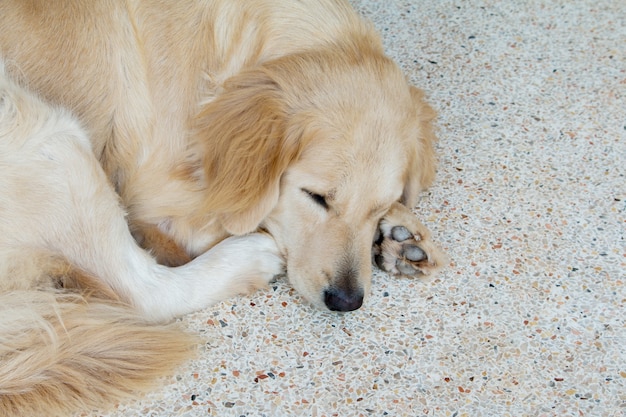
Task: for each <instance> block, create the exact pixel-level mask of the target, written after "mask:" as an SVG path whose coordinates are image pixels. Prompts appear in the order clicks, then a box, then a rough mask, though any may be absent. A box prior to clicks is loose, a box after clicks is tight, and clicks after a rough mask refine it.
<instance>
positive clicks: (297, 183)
mask: <svg viewBox="0 0 626 417" xmlns="http://www.w3.org/2000/svg"><path fill="white" fill-rule="evenodd" d="M0 25H2V27H3V31H1V32H0V60H2V61H3V62H4V64H1V63H0V64H1V65H0V166H2V167H3V175H2V176H1V177H0V228H1V229H0V232H1V233H0V291H1V293H0V329H2V339H1V340H0V358H1V359H2V361H3V371H2V372H0V409H2V410H9V411H8V412H10V413H12V414H15V415H44V414H45V415H54V414H63V413H66V412H67V411H68V410H74V409H79V408H85V407H96V406H103V405H107V404H110V403H111V402H112V401H113V400H114V399H115V398H118V397H120V396H123V395H127V394H128V393H129V392H132V390H135V389H140V388H143V387H145V386H146V384H148V381H149V380H151V379H152V378H153V377H154V375H157V374H164V373H167V372H170V371H171V369H172V367H173V366H175V365H176V364H177V363H179V362H180V361H181V360H183V359H184V358H185V357H186V356H187V355H188V349H186V347H185V346H188V345H189V343H191V342H190V339H189V338H185V337H179V336H178V335H179V333H178V331H177V330H176V329H173V328H171V327H169V326H158V325H148V324H147V323H148V322H155V321H157V322H158V321H164V320H169V319H171V318H172V317H175V316H177V315H181V314H184V313H187V312H190V311H194V310H197V309H200V308H203V307H205V306H207V305H209V304H211V303H215V302H217V301H220V300H222V299H224V298H226V297H229V296H232V295H234V294H237V293H241V292H245V291H248V290H249V289H250V288H256V287H258V286H261V285H264V284H265V283H267V282H268V281H269V280H270V279H271V278H272V277H273V276H275V275H276V274H278V273H280V272H282V271H283V269H284V268H286V272H287V276H288V278H289V280H290V282H291V283H292V284H293V285H294V287H295V288H296V289H297V290H298V291H299V292H300V293H301V294H302V295H303V296H304V297H305V298H306V299H307V300H309V301H310V302H311V303H312V304H314V305H316V306H318V307H320V308H327V309H330V310H341V311H349V310H354V309H356V308H359V307H360V306H361V304H362V303H363V301H364V299H365V298H366V297H367V294H368V292H369V287H370V282H371V268H372V265H371V256H372V253H373V252H372V250H373V249H372V242H373V240H374V236H375V235H379V234H380V230H382V229H381V228H380V224H382V223H381V219H383V218H386V217H385V216H388V217H389V216H390V217H389V218H386V219H387V222H386V223H385V224H386V225H389V227H386V229H385V230H384V231H383V232H384V236H381V238H380V239H390V236H392V235H393V233H395V234H396V235H399V236H405V235H406V237H402V239H401V240H398V239H396V238H395V237H394V239H396V240H397V242H395V243H394V244H393V245H386V246H385V245H382V246H381V247H394V248H396V249H394V250H397V251H399V252H398V253H395V252H394V253H389V252H387V253H385V257H384V259H385V262H386V264H385V265H387V264H390V265H391V267H390V268H391V269H389V270H390V271H392V270H394V268H396V266H395V264H394V262H396V258H398V259H397V263H398V265H400V266H399V268H400V269H401V270H402V271H403V272H402V273H405V274H410V275H411V274H413V273H412V272H410V271H415V275H419V274H427V273H429V272H430V271H432V270H434V269H436V267H438V266H440V265H441V257H440V255H439V254H438V252H437V250H436V248H434V246H429V245H422V248H428V250H427V251H422V252H423V255H424V256H421V257H420V256H418V257H416V256H415V255H410V256H409V255H407V256H405V254H404V252H403V251H406V250H408V249H407V246H406V245H408V244H409V243H405V239H409V240H410V242H414V243H415V245H418V243H417V242H419V241H420V240H427V231H426V230H425V229H423V227H422V226H421V225H419V226H418V225H417V223H415V225H413V226H407V228H402V229H398V230H400V232H398V231H397V230H396V232H393V229H395V228H394V227H393V226H395V224H394V220H395V219H400V218H402V219H408V218H410V213H409V210H410V208H412V207H414V206H415V205H416V204H417V199H418V196H419V194H420V192H421V191H422V190H423V189H424V188H425V187H427V186H428V185H430V183H431V182H432V181H433V178H434V174H435V155H434V149H433V147H434V141H435V136H434V134H433V129H432V120H433V119H434V117H435V114H434V111H433V110H432V109H431V108H430V106H429V105H428V104H426V102H425V101H424V97H423V93H422V92H421V91H420V90H418V89H416V88H415V87H412V86H410V85H409V84H408V83H407V81H406V79H405V77H404V76H403V74H402V73H401V71H400V70H399V68H398V67H397V66H396V64H394V63H393V62H392V61H391V60H390V59H389V58H387V57H386V56H385V55H384V52H383V48H382V44H381V42H380V39H379V37H378V35H377V34H376V32H375V31H374V30H373V28H372V26H371V25H370V24H369V23H367V22H364V21H363V20H362V19H360V18H359V16H358V15H357V14H356V13H355V12H354V10H352V8H351V7H350V6H349V4H348V3H347V2H346V1H343V0H302V1H298V2H295V1H290V0H209V1H200V0H185V1H162V0H145V1H137V0H104V1H99V2H93V1H88V0H74V1H70V0H66V1H55V2H49V1H45V0H5V1H3V2H2V3H0ZM4 67H6V69H4ZM389 213H393V215H390V214H389ZM398 213H399V214H398ZM407 213H408V214H407ZM394 216H395V217H394ZM407 216H409V217H407ZM410 221H412V220H410ZM415 222H417V221H416V220H415ZM392 232H393V233H392ZM409 232H411V233H409ZM411 234H412V236H411ZM419 244H420V245H421V243H419ZM414 247H418V246H414ZM398 248H399V249H398ZM419 250H422V249H419ZM413 253H417V254H419V253H420V252H416V250H415V249H414V250H413ZM407 258H411V259H409V260H408V261H407ZM157 261H158V262H157ZM409 264H411V265H413V266H411V265H409ZM407 265H408V266H407ZM174 266H176V267H174ZM406 271H409V272H410V273H407V272H406ZM99 329H100V330H99ZM102 329H106V330H105V331H103V330H102ZM77 338H79V339H81V343H79V344H78V347H76V346H75V341H76V339H77ZM131 339H132V340H131ZM157 339H158V340H159V344H158V347H157V346H155V344H156V340H157ZM125 343H126V344H125ZM46 345H48V346H46ZM96 348H97V349H96ZM94 349H96V350H98V349H100V352H101V354H99V355H95V356H93V355H92V356H90V352H94ZM28 355H31V356H32V357H37V358H39V359H38V361H37V365H36V367H37V368H41V370H40V371H38V370H37V369H34V368H33V367H32V366H28V367H22V366H21V364H23V363H24V361H25V360H26V359H25V358H26V357H27V356H28ZM68 355H69V356H70V357H71V359H70V360H69V365H68V366H67V367H65V368H64V366H65V365H63V364H64V362H63V360H62V358H67V357H68ZM118 356H119V357H120V358H119V360H112V361H107V360H104V359H103V358H104V357H107V358H111V357H113V358H116V357H118ZM5 364H6V366H5ZM90 367H91V368H93V369H95V370H96V371H97V372H98V373H99V374H100V375H109V379H108V380H105V381H102V380H99V379H98V375H96V374H94V371H93V370H90V369H89V368H90ZM147 368H149V369H150V370H149V371H148V370H147ZM4 370H6V372H5V371H4ZM133 370H137V372H135V371H133ZM77 378H78V379H77ZM80 378H82V380H84V381H87V382H86V383H85V384H84V385H85V386H89V387H91V388H93V392H92V393H88V392H85V391H84V390H81V389H78V388H77V387H76V386H75V385H76V381H77V380H79V379H80Z"/></svg>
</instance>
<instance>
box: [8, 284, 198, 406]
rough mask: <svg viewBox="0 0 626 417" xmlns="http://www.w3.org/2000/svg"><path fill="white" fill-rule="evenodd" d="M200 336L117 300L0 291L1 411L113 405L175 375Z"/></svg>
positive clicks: (55, 291)
mask: <svg viewBox="0 0 626 417" xmlns="http://www.w3.org/2000/svg"><path fill="white" fill-rule="evenodd" d="M194 340H195V339H193V337H192V336H190V335H187V334H186V333H184V332H183V331H182V330H180V329H178V328H177V327H176V326H173V325H154V324H149V323H146V322H145V321H144V320H142V319H141V318H140V317H139V316H138V315H137V314H135V313H133V312H132V310H131V309H130V308H128V307H126V306H124V305H122V304H120V303H117V302H115V301H108V300H104V299H98V298H96V299H93V298H91V299H90V298H89V297H85V296H82V295H78V294H72V293H67V292H66V291H64V290H50V291H43V290H28V291H13V292H8V293H4V294H2V295H0V416H3V417H4V416H29V417H30V416H56V415H66V416H67V415H70V414H71V413H72V412H75V411H76V410H80V409H82V410H93V409H96V408H99V407H102V406H103V405H107V404H108V405H109V406H110V405H112V404H115V402H116V401H119V400H120V399H122V398H124V397H129V396H130V395H132V394H136V393H137V391H141V390H146V389H148V388H150V387H151V385H153V383H154V381H155V379H156V378H158V377H161V376H164V375H166V374H171V373H172V372H173V371H174V369H175V368H176V367H177V366H178V365H180V364H181V362H183V361H184V360H186V359H188V358H189V357H190V356H191V355H192V353H193V350H192V349H191V348H192V347H193V346H194V344H195V343H194Z"/></svg>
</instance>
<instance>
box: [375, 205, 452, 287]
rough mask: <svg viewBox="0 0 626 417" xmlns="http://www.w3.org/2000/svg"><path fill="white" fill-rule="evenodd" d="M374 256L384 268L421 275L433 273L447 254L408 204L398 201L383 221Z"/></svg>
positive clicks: (403, 273) (393, 271)
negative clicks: (434, 241)
mask: <svg viewBox="0 0 626 417" xmlns="http://www.w3.org/2000/svg"><path fill="white" fill-rule="evenodd" d="M372 259H373V260H374V262H375V263H376V265H377V266H378V267H379V268H380V269H382V270H383V271H387V272H389V273H391V274H394V275H406V276H410V277H418V276H422V275H433V274H434V273H435V272H437V271H438V270H439V269H440V268H441V266H443V263H444V259H445V257H444V255H443V253H442V252H441V250H439V248H437V247H436V246H435V245H434V244H433V243H432V241H431V240H430V232H429V231H428V229H426V227H425V226H424V225H423V224H422V223H420V221H419V220H417V218H416V217H415V215H414V214H413V213H412V212H411V211H410V210H409V209H408V208H407V207H405V206H404V205H402V204H400V203H395V204H394V205H393V206H392V207H391V209H390V210H389V211H388V212H387V214H386V215H385V217H384V218H383V219H382V220H381V221H380V223H379V225H378V230H377V233H376V236H375V237H374V245H373V246H372Z"/></svg>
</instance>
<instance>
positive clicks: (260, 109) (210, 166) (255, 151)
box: [196, 68, 301, 234]
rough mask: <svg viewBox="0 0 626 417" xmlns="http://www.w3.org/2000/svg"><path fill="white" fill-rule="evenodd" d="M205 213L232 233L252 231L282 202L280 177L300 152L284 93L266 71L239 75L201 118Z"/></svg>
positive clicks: (232, 79)
mask: <svg viewBox="0 0 626 417" xmlns="http://www.w3.org/2000/svg"><path fill="white" fill-rule="evenodd" d="M197 120H198V125H197V126H198V129H197V135H198V136H197V137H196V140H197V141H199V142H201V143H202V145H201V146H202V149H203V150H204V156H203V157H204V161H203V165H204V166H203V168H204V172H205V180H206V184H207V190H206V192H207V197H206V198H207V200H206V206H205V208H204V209H205V210H207V211H209V212H213V213H215V214H217V215H218V218H219V219H220V220H221V222H222V225H223V226H224V228H225V229H226V230H227V231H228V232H229V233H232V234H245V233H248V232H251V231H254V230H255V229H256V228H257V227H258V226H259V224H260V223H261V222H262V221H263V219H264V218H265V217H266V216H267V215H268V214H269V212H270V211H271V210H272V208H273V207H274V206H275V205H276V203H277V202H278V196H279V186H280V177H281V175H282V173H283V172H284V171H285V169H286V168H287V166H289V164H290V163H291V162H292V161H293V160H294V159H295V158H297V156H298V154H299V152H300V147H301V144H300V137H299V135H298V134H297V132H294V131H290V129H289V128H288V108H287V103H286V100H285V98H284V93H283V91H282V90H281V88H280V86H279V85H278V84H277V83H276V82H275V81H274V80H273V79H272V77H271V75H270V73H269V72H268V71H266V70H264V69H262V68H261V69H257V70H253V71H248V72H245V73H242V74H238V75H236V76H234V77H233V78H231V79H229V80H228V81H226V82H225V83H224V86H223V90H222V92H221V93H220V94H219V95H218V97H217V98H216V99H215V100H213V101H212V102H211V103H209V104H207V105H205V107H204V108H203V109H202V111H201V113H200V114H199V116H198V119H197Z"/></svg>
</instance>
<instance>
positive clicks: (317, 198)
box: [302, 188, 328, 210]
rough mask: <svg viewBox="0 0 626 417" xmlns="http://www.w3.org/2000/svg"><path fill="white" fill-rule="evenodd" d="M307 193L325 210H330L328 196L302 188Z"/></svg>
mask: <svg viewBox="0 0 626 417" xmlns="http://www.w3.org/2000/svg"><path fill="white" fill-rule="evenodd" d="M302 191H304V192H305V193H307V194H308V195H309V197H311V199H312V200H313V201H315V202H316V203H317V204H318V205H319V206H322V207H323V208H324V210H328V202H326V197H324V196H323V195H321V194H317V193H314V192H313V191H309V190H307V189H304V188H303V189H302Z"/></svg>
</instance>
